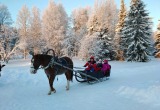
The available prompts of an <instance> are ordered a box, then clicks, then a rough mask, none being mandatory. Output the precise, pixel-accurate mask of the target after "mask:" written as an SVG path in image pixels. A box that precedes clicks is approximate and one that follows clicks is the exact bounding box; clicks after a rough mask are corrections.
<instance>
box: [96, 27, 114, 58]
mask: <svg viewBox="0 0 160 110" xmlns="http://www.w3.org/2000/svg"><path fill="white" fill-rule="evenodd" d="M114 55H115V53H114V51H113V47H112V39H111V38H110V37H109V35H108V30H107V29H105V30H103V31H101V32H100V33H99V35H98V37H97V42H96V46H95V56H96V58H97V59H102V60H104V59H108V60H114Z"/></svg>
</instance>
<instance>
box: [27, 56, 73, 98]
mask: <svg viewBox="0 0 160 110" xmlns="http://www.w3.org/2000/svg"><path fill="white" fill-rule="evenodd" d="M32 56H33V57H32V59H31V68H30V72H31V73H33V74H35V73H37V70H38V69H39V67H40V66H42V68H43V69H44V71H45V73H46V75H47V77H48V80H49V85H50V91H49V93H48V95H51V93H52V92H53V93H55V92H56V90H55V89H54V87H53V82H54V79H55V76H56V75H61V74H64V73H65V75H66V79H67V86H66V90H69V86H70V84H69V83H70V82H69V81H72V79H73V71H71V70H68V69H66V68H64V67H62V66H59V65H56V64H54V61H55V62H58V63H60V64H61V65H63V66H66V67H68V68H71V69H73V62H72V60H71V59H70V58H68V57H61V58H59V59H56V57H54V56H51V55H46V54H37V55H32Z"/></svg>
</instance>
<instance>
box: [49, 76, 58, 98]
mask: <svg viewBox="0 0 160 110" xmlns="http://www.w3.org/2000/svg"><path fill="white" fill-rule="evenodd" d="M47 77H48V80H49V86H50V91H49V92H48V95H51V93H52V92H53V93H56V90H55V89H54V88H53V81H54V79H55V76H54V75H50V76H48V75H47Z"/></svg>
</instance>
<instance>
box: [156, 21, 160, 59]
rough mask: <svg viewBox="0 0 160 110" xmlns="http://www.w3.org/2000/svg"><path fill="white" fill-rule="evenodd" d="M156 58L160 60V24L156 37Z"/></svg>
mask: <svg viewBox="0 0 160 110" xmlns="http://www.w3.org/2000/svg"><path fill="white" fill-rule="evenodd" d="M155 49H156V52H155V57H156V58H160V23H159V25H158V27H157V31H156V35H155Z"/></svg>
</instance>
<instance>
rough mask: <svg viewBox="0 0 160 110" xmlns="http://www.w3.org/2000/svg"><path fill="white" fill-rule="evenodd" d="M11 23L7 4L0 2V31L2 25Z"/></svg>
mask: <svg viewBox="0 0 160 110" xmlns="http://www.w3.org/2000/svg"><path fill="white" fill-rule="evenodd" d="M10 24H12V18H11V15H10V12H9V11H8V8H7V6H5V5H3V4H1V3H0V32H1V31H3V30H2V26H3V25H10Z"/></svg>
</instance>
